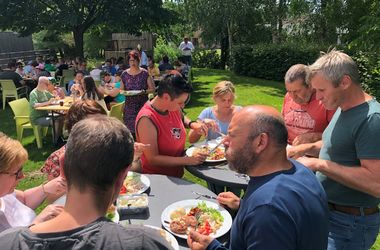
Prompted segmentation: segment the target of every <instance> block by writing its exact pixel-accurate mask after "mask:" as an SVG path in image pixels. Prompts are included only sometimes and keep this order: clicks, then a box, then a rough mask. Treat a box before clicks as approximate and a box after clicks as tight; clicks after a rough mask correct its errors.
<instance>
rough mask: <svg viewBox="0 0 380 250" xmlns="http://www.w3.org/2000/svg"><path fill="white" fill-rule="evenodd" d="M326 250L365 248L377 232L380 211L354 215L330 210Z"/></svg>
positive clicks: (373, 241)
mask: <svg viewBox="0 0 380 250" xmlns="http://www.w3.org/2000/svg"><path fill="white" fill-rule="evenodd" d="M329 216H330V218H329V219H330V225H329V239H328V247H327V249H328V250H335V249H336V250H367V249H370V248H371V246H372V245H373V244H374V243H375V241H376V237H377V235H378V234H379V227H380V213H376V214H371V215H365V216H356V215H350V214H345V213H341V212H338V211H330V215H329Z"/></svg>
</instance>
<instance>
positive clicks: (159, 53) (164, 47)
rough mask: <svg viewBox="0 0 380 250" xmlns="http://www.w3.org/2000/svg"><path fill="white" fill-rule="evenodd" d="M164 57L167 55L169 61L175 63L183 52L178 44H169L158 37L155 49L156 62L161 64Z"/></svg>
mask: <svg viewBox="0 0 380 250" xmlns="http://www.w3.org/2000/svg"><path fill="white" fill-rule="evenodd" d="M164 55H167V56H168V57H169V61H170V62H171V63H173V62H174V61H175V60H177V58H178V57H180V56H181V52H180V50H179V49H178V47H177V45H176V44H174V43H167V42H166V41H165V40H164V39H163V37H158V38H157V40H156V47H155V48H154V60H155V61H156V62H160V61H161V60H162V57H163V56H164Z"/></svg>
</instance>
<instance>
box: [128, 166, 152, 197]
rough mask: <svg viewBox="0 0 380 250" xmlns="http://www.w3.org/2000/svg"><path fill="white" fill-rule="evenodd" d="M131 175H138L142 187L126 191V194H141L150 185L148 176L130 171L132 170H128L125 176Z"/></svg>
mask: <svg viewBox="0 0 380 250" xmlns="http://www.w3.org/2000/svg"><path fill="white" fill-rule="evenodd" d="M132 175H134V176H138V177H139V178H140V182H141V184H142V187H141V188H140V189H139V190H137V191H136V192H133V193H126V194H142V193H144V192H145V191H146V190H147V189H148V188H149V187H150V180H149V178H148V177H147V176H146V175H144V174H140V173H136V172H132V171H129V172H128V175H127V176H129V177H130V176H132Z"/></svg>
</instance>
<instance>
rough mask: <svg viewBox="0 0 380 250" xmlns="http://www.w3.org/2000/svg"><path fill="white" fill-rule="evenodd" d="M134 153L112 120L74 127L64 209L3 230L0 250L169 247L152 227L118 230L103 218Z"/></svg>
mask: <svg viewBox="0 0 380 250" xmlns="http://www.w3.org/2000/svg"><path fill="white" fill-rule="evenodd" d="M133 151H134V146H133V138H132V136H131V133H130V132H129V130H128V129H127V128H126V127H125V126H124V124H122V123H121V122H120V121H119V120H117V119H116V118H110V117H107V116H93V117H91V118H88V119H85V120H82V121H80V122H78V123H77V124H75V125H74V127H73V129H72V131H71V135H70V137H69V140H68V142H67V145H66V152H65V167H64V169H63V172H64V177H65V178H66V180H67V185H68V189H67V190H68V192H67V199H66V203H65V206H64V210H63V211H62V212H61V213H60V214H59V215H58V216H56V217H55V218H53V219H51V220H49V221H47V222H42V223H39V224H36V225H31V226H29V227H22V228H18V229H14V230H8V231H6V232H3V233H2V234H0V245H1V249H3V250H7V249H19V250H26V249H36V247H38V248H40V249H104V250H107V249H112V250H114V249H151V250H153V249H172V248H171V246H170V244H169V242H168V241H166V239H165V238H164V237H162V236H161V235H160V234H159V233H157V231H156V230H154V229H151V228H147V227H144V226H143V225H128V227H123V226H121V225H119V224H117V223H114V222H111V221H110V220H108V219H106V218H105V217H104V216H105V214H106V212H107V209H108V207H109V206H111V205H112V204H113V202H114V201H115V199H116V198H117V196H118V194H119V192H120V188H121V186H122V184H123V181H124V179H125V177H126V176H127V172H128V171H127V169H128V166H129V165H130V164H131V163H132V159H133ZM84 173H85V174H84ZM12 177H13V176H12ZM13 178H14V177H13Z"/></svg>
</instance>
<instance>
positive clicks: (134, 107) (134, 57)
mask: <svg viewBox="0 0 380 250" xmlns="http://www.w3.org/2000/svg"><path fill="white" fill-rule="evenodd" d="M128 61H129V66H130V67H129V69H126V70H124V72H123V73H122V74H121V80H122V82H123V86H122V89H124V90H126V91H131V90H132V91H136V90H137V91H141V93H139V94H137V95H133V96H128V98H126V99H125V106H124V123H125V125H126V126H127V127H128V129H129V130H130V131H131V133H132V135H133V136H134V137H135V121H136V116H137V114H138V112H139V111H140V109H141V108H142V107H143V106H144V104H145V103H146V101H148V94H150V93H154V90H155V86H154V83H153V79H152V77H150V76H149V74H148V71H147V70H146V69H143V68H140V66H139V65H140V57H139V53H138V52H137V51H136V50H132V51H131V52H130V53H129V54H128Z"/></svg>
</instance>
